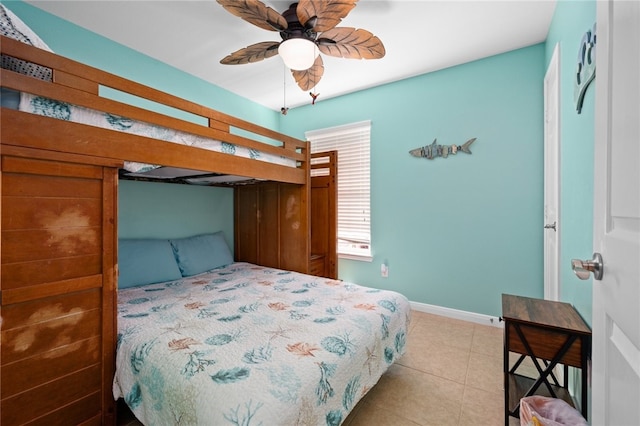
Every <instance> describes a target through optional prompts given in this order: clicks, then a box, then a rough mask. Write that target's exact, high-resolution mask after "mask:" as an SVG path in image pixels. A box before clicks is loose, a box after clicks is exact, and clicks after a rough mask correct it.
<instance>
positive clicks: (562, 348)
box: [502, 294, 591, 425]
mask: <svg viewBox="0 0 640 426" xmlns="http://www.w3.org/2000/svg"><path fill="white" fill-rule="evenodd" d="M502 319H503V320H504V322H505V324H504V405H505V412H504V422H505V425H508V424H509V416H513V417H520V398H522V397H525V396H530V395H544V396H551V397H554V398H561V399H563V400H565V401H566V402H568V403H569V404H570V405H571V406H575V404H574V402H573V398H572V397H571V395H570V394H569V391H568V389H567V375H568V370H569V366H571V367H576V368H579V369H581V370H582V392H581V393H582V401H581V402H582V404H581V409H582V415H583V417H584V418H585V419H586V418H587V412H588V411H587V372H588V368H587V361H588V359H589V358H590V357H591V329H590V328H589V326H588V325H587V323H585V322H584V320H583V319H582V317H581V316H580V314H579V313H578V312H577V311H576V309H575V308H574V307H573V306H572V305H570V304H568V303H563V302H553V301H550V300H543V299H534V298H530V297H522V296H514V295H510V294H503V295H502ZM510 352H514V353H518V354H520V358H519V359H518V361H516V363H515V364H514V365H513V367H510V365H509V364H510V363H509V353H510ZM526 357H530V358H531V360H532V361H533V364H534V366H535V368H536V370H537V371H538V378H530V377H526V376H523V375H521V374H518V373H517V370H518V368H519V367H520V365H521V364H522V361H524V359H525V358H526ZM540 360H542V362H540ZM557 365H563V366H564V380H563V383H562V384H560V383H559V381H558V380H557V378H556V377H555V375H554V374H553V369H554V368H555V367H556V366H557Z"/></svg>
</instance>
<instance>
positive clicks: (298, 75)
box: [291, 56, 324, 91]
mask: <svg viewBox="0 0 640 426" xmlns="http://www.w3.org/2000/svg"><path fill="white" fill-rule="evenodd" d="M291 74H292V75H293V78H294V79H295V80H296V83H298V86H299V87H300V88H301V89H302V90H305V91H306V90H311V89H313V87H314V86H317V85H318V82H319V81H320V79H321V78H322V75H323V74H324V64H323V62H322V56H318V57H317V58H316V61H315V62H314V63H313V65H312V66H311V68H309V69H307V70H304V71H295V70H291Z"/></svg>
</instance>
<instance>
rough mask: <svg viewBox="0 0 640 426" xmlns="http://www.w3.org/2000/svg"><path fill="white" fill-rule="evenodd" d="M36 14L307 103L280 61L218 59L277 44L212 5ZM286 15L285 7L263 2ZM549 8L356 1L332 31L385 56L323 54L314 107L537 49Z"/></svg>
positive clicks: (546, 3)
mask: <svg viewBox="0 0 640 426" xmlns="http://www.w3.org/2000/svg"><path fill="white" fill-rule="evenodd" d="M27 3H30V4H32V5H34V6H36V7H38V8H41V9H43V10H45V11H47V12H50V13H52V14H54V15H56V16H59V17H61V18H63V19H66V20H68V21H71V22H73V23H75V24H77V25H79V26H81V27H84V28H86V29H89V30H91V31H93V32H96V33H98V34H101V35H103V36H105V37H107V38H109V39H111V40H114V41H116V42H118V43H121V44H123V45H125V46H128V47H130V48H132V49H135V50H137V51H139V52H142V53H144V54H146V55H149V56H151V57H153V58H155V59H158V60H160V61H162V62H165V63H167V64H170V65H172V66H174V67H176V68H179V69H181V70H183V71H185V72H187V73H189V74H192V75H195V76H197V77H200V78H202V79H204V80H206V81H209V82H211V83H213V84H215V85H217V86H219V87H222V88H225V89H227V90H229V91H231V92H233V93H236V94H238V95H240V96H243V97H245V98H248V99H251V100H253V101H255V102H257V103H259V104H262V105H264V106H266V107H268V108H271V109H274V110H277V111H279V110H280V108H281V107H282V106H285V105H286V106H287V107H296V106H299V105H303V104H308V103H310V102H311V97H310V96H309V93H308V92H303V91H301V90H300V89H299V88H298V86H297V85H296V83H295V81H294V80H293V78H292V77H291V74H290V72H289V71H288V70H286V69H285V68H284V65H283V64H282V61H281V60H280V58H279V57H278V56H275V57H272V58H270V59H266V60H264V61H262V62H258V63H253V64H246V65H221V64H220V63H219V61H220V59H222V58H223V57H225V56H226V55H227V54H229V53H231V52H234V51H236V50H238V49H240V48H243V47H246V46H248V45H250V44H254V43H258V42H261V41H278V40H280V37H279V35H278V33H277V32H271V31H265V30H263V29H260V28H258V27H255V26H253V25H252V24H249V23H248V22H245V21H243V20H241V19H240V18H238V17H236V16H233V15H231V14H230V13H229V12H227V11H226V10H224V9H223V8H222V6H220V5H219V4H218V3H217V2H215V1H214V0H206V1H205V0H201V1H186V0H181V1H180V0H169V1H57V0H46V1H42V0H40V1H37V0H36V1H34V0H27ZM264 3H265V4H267V5H268V6H271V7H273V8H274V9H276V10H277V11H280V12H282V11H284V10H286V9H287V8H288V6H289V5H290V4H291V3H292V0H287V1H282V0H265V1H264ZM555 3H556V0H500V1H493V0H467V1H459V0H445V1H435V0H361V1H360V2H359V3H358V4H357V6H356V7H355V8H354V9H353V10H352V11H351V12H350V14H349V15H348V16H347V17H346V18H345V19H344V20H343V21H342V24H340V25H339V26H343V27H345V26H346V27H356V28H364V29H367V30H369V31H371V32H372V33H374V34H375V35H377V36H378V37H379V38H380V39H381V40H382V42H383V43H384V45H385V48H386V52H387V53H386V56H385V57H384V58H382V59H377V60H354V59H342V58H333V57H329V56H326V55H323V60H324V65H325V73H324V77H323V78H322V80H321V81H320V83H319V84H318V86H317V87H316V88H315V90H314V92H316V93H319V94H320V96H319V97H318V100H317V102H321V101H322V100H323V99H328V98H331V97H335V96H339V95H342V94H345V93H350V92H354V91H357V90H361V89H366V88H369V87H373V86H377V85H380V84H384V83H389V82H393V81H397V80H401V79H405V78H408V77H412V76H416V75H419V74H424V73H427V72H431V71H436V70H439V69H443V68H447V67H450V66H453V65H458V64H462V63H465V62H469V61H473V60H476V59H480V58H484V57H487V56H492V55H495V54H499V53H503V52H507V51H510V50H514V49H518V48H521V47H526V46H530V45H533V44H536V43H540V42H542V41H544V40H545V39H546V37H547V32H548V30H549V25H550V23H551V19H552V17H553V12H554V9H555Z"/></svg>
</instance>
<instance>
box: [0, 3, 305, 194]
mask: <svg viewBox="0 0 640 426" xmlns="http://www.w3.org/2000/svg"><path fill="white" fill-rule="evenodd" d="M0 35H1V36H3V39H2V42H1V43H0V49H1V50H2V52H1V54H2V58H1V68H2V69H0V77H1V78H0V80H1V81H2V86H3V87H2V93H1V94H0V97H1V98H0V99H1V101H2V102H1V103H2V107H3V108H6V109H15V110H18V111H21V112H27V113H31V114H36V115H39V116H43V117H48V118H53V119H58V120H63V121H67V122H73V123H81V124H87V125H90V126H92V127H98V128H101V129H108V130H111V131H117V132H119V133H122V132H124V133H126V134H127V135H135V136H138V137H130V138H128V137H124V138H123V137H120V140H119V142H121V145H124V146H123V148H122V149H120V148H119V147H118V146H114V147H112V148H111V149H109V148H106V149H104V148H102V151H99V148H97V147H96V149H95V150H93V151H92V150H91V149H90V148H86V147H82V149H83V150H84V151H85V152H79V153H88V154H90V155H98V156H103V155H105V154H104V153H105V152H108V155H113V156H114V157H115V158H117V159H119V160H122V161H123V162H124V171H125V173H124V175H126V176H134V177H145V178H155V179H170V178H175V177H180V178H184V177H186V176H187V177H188V176H197V177H195V178H194V179H192V180H191V181H190V180H189V179H183V181H186V182H188V183H198V184H207V183H219V182H223V181H230V182H234V181H239V180H243V179H242V178H257V179H259V180H265V179H273V178H272V177H273V176H275V177H276V178H277V179H275V180H281V181H285V182H290V183H306V180H307V178H306V176H305V174H306V171H305V169H306V167H307V165H306V162H307V154H306V152H305V151H306V146H305V143H304V142H303V141H300V140H297V139H294V138H291V137H288V136H286V135H282V134H279V133H277V132H275V131H271V130H269V129H265V128H262V127H260V126H257V125H255V124H252V123H249V122H245V121H243V120H239V119H236V118H234V117H230V116H227V115H225V114H222V113H219V112H217V111H214V110H211V109H209V108H206V107H203V106H201V105H197V104H194V103H191V102H188V101H185V100H183V99H179V98H177V97H174V96H171V95H168V94H167V93H163V92H160V91H157V90H155V89H152V88H149V87H146V86H143V85H141V84H138V83H134V82H131V81H128V80H125V79H122V78H120V77H117V76H114V75H111V74H109V73H106V72H103V71H101V70H97V69H95V68H91V67H88V66H86V65H83V64H80V63H77V62H74V61H71V60H68V59H66V58H62V57H59V56H57V55H54V54H46V53H43V52H42V51H45V52H51V49H50V48H49V47H48V46H47V45H46V43H44V41H42V40H41V39H40V38H39V37H38V36H37V35H36V34H35V33H34V32H33V31H32V30H31V29H30V28H29V27H28V26H27V25H26V24H24V22H22V21H21V20H20V19H19V18H18V17H17V16H16V15H15V14H13V13H12V12H11V11H10V10H8V9H7V8H6V7H5V6H4V5H2V4H0ZM4 37H6V38H4ZM9 39H11V40H9ZM13 40H16V41H18V42H20V43H18V44H16V43H15V42H13ZM27 46H33V47H37V48H38V49H40V51H38V50H36V49H32V48H31V47H27ZM24 76H28V77H31V78H26V79H25V78H24ZM103 89H107V90H106V93H109V91H111V92H112V93H116V94H117V93H121V94H124V95H126V96H124V97H122V96H118V95H116V96H117V97H118V98H120V99H122V98H126V99H133V100H128V101H125V102H124V103H123V101H117V100H115V98H114V99H111V98H110V97H109V96H108V95H106V96H105V95H104V94H102V91H103ZM127 97H128V98H127ZM140 105H146V106H143V107H141V106H140ZM172 110H173V111H175V112H171V111H172ZM156 111H164V112H156ZM167 111H169V112H167ZM4 115H6V116H7V117H6V119H5V120H3V127H5V124H6V123H8V122H9V121H13V122H17V119H15V118H14V117H18V116H15V115H14V114H13V112H5V114H4ZM177 117H182V118H177ZM20 118H21V120H22V121H23V123H22V125H21V126H19V125H17V124H16V128H17V127H21V128H24V129H25V130H29V131H32V132H34V133H37V132H38V131H39V132H40V133H44V132H43V130H41V129H37V127H46V128H47V129H48V128H49V127H51V125H50V124H49V123H50V122H49V121H46V120H41V121H38V120H30V119H28V118H25V117H20ZM34 127H36V129H33V128H34ZM66 129H67V128H64V130H66ZM85 129H86V128H85ZM13 131H14V129H13V128H12V127H11V126H10V125H9V126H8V129H7V132H13ZM78 132H85V133H86V132H87V131H86V130H78ZM10 134H11V133H10ZM96 134H98V133H96ZM242 135H247V136H242ZM25 138H26V136H25ZM4 139H5V138H3V143H6V142H5V141H4ZM98 139H101V140H104V139H113V137H108V138H107V137H100V136H99V137H98ZM148 139H150V140H154V141H163V142H172V143H174V144H178V145H182V146H185V147H189V148H199V149H202V150H206V151H211V152H215V153H219V154H224V158H225V159H227V158H228V157H235V158H242V160H238V161H236V160H230V161H236V162H237V163H238V164H245V166H243V167H232V166H229V165H227V164H222V169H220V170H219V167H218V166H212V165H210V164H208V163H206V161H204V160H203V159H200V161H198V160H197V159H196V158H193V157H197V156H198V155H199V154H197V152H195V151H193V152H190V153H189V154H185V153H186V152H187V151H179V150H176V149H172V148H170V147H169V148H167V147H163V148H162V150H160V151H161V152H160V153H159V150H158V149H157V147H158V146H159V145H157V144H156V145H152V144H150V145H149V148H148V149H145V147H144V146H143V144H145V140H148ZM69 143H70V142H69ZM138 144H140V145H141V146H137V145H138ZM47 149H49V146H47ZM60 149H61V150H65V149H66V150H67V151H68V150H69V149H68V148H60ZM74 149H75V148H74ZM165 151H166V152H165ZM173 151H175V152H173ZM204 155H205V157H206V155H207V154H204ZM188 157H191V158H188ZM214 158H215V157H214ZM244 160H251V163H253V160H256V161H255V162H256V163H268V164H269V165H268V166H263V165H259V166H258V165H251V164H249V163H247V162H246V161H244ZM202 164H205V165H206V167H201V166H202ZM199 166H200V167H199ZM161 167H162V168H163V169H162V170H158V169H159V168H161ZM252 169H253V170H252ZM286 169H289V170H286ZM245 170H246V172H245ZM238 171H241V173H238ZM220 175H234V177H231V178H221V177H220ZM281 176H282V178H280V177H281Z"/></svg>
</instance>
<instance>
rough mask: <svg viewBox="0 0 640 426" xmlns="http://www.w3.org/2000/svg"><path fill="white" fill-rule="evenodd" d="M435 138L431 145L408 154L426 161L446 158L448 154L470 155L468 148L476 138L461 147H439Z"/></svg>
mask: <svg viewBox="0 0 640 426" xmlns="http://www.w3.org/2000/svg"><path fill="white" fill-rule="evenodd" d="M437 140H438V139H437V138H436V139H434V140H433V142H432V143H431V145H425V146H423V147H422V148H416V149H412V150H411V151H409V154H411V155H413V156H414V157H422V158H426V159H428V160H432V159H434V158H436V157H442V158H447V157H448V156H449V154H451V155H455V154H456V153H458V151H462V152H464V153H467V154H471V151H470V150H469V147H470V146H471V144H472V143H474V142H475V141H476V138H471V139H469V140H468V141H466V142H465V143H463V144H462V145H440V144H438V143H437Z"/></svg>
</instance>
